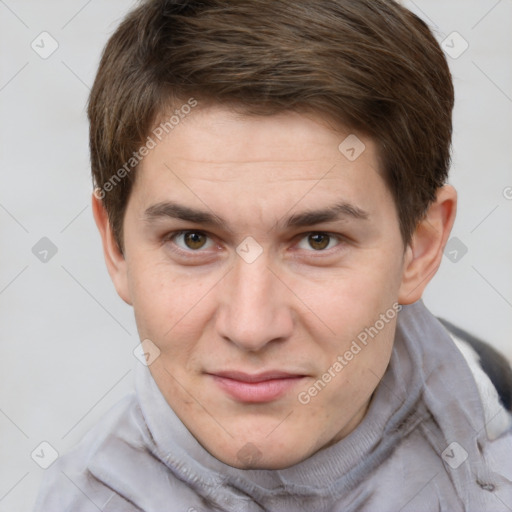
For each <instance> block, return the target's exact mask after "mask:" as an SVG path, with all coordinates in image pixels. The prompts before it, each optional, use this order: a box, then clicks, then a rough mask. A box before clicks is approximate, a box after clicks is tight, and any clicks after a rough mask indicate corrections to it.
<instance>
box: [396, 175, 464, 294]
mask: <svg viewBox="0 0 512 512" xmlns="http://www.w3.org/2000/svg"><path fill="white" fill-rule="evenodd" d="M456 210H457V192H456V191H455V189H454V188H453V187H452V186H451V185H445V186H443V187H441V188H440V189H439V190H438V192H437V198H436V201H435V202H434V203H432V204H431V205H430V207H429V208H428V210H427V213H426V215H425V217H424V218H423V219H422V220H421V221H420V222H419V224H418V226H417V227H416V230H415V232H414V234H413V236H412V240H411V242H410V244H409V246H408V247H407V249H406V252H405V257H404V268H403V274H402V283H401V286H400V291H399V297H398V300H399V302H400V304H412V303H413V302H416V301H417V300H419V299H421V297H422V295H423V291H424V290H425V288H426V286H427V284H428V283H429V282H430V280H431V279H432V278H433V277H434V275H435V273H436V272H437V269H438V268H439V265H440V264H441V259H442V257H443V250H444V247H445V245H446V242H447V240H448V237H449V236H450V232H451V229H452V226H453V223H454V221H455V214H456Z"/></svg>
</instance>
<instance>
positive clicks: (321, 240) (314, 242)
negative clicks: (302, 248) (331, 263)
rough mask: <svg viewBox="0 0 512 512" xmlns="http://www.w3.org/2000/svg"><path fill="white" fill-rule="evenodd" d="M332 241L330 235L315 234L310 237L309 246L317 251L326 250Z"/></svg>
mask: <svg viewBox="0 0 512 512" xmlns="http://www.w3.org/2000/svg"><path fill="white" fill-rule="evenodd" d="M330 240H331V237H330V236H329V235H326V234H325V233H313V234H311V235H309V236H308V242H309V245H310V246H311V247H312V248H313V249H315V251H320V250H322V249H325V248H326V247H327V246H328V245H329V242H330Z"/></svg>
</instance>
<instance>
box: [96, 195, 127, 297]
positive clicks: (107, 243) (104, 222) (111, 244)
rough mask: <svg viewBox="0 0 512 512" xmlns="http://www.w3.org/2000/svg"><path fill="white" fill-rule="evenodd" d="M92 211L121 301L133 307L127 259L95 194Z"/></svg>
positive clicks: (108, 267)
mask: <svg viewBox="0 0 512 512" xmlns="http://www.w3.org/2000/svg"><path fill="white" fill-rule="evenodd" d="M92 211H93V215H94V220H95V221H96V226H97V227H98V231H99V232H100V235H101V241H102V244H103V255H104V257H105V263H106V264H107V270H108V273H109V274H110V278H111V279H112V282H113V283H114V286H115V288H116V290H117V293H118V294H119V296H120V297H121V299H123V300H124V301H125V302H126V303H127V304H130V305H131V298H130V288H129V286H128V266H127V263H126V259H125V258H124V256H123V253H122V252H121V250H120V249H119V247H118V245H117V242H116V240H115V237H114V234H113V232H112V229H111V226H110V222H109V220H108V215H107V212H106V210H105V207H104V206H103V202H102V200H101V199H100V198H99V197H96V195H95V194H93V195H92Z"/></svg>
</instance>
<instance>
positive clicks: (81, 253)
mask: <svg viewBox="0 0 512 512" xmlns="http://www.w3.org/2000/svg"><path fill="white" fill-rule="evenodd" d="M404 3H405V5H406V6H408V7H409V8H411V9H412V10H414V11H415V12H417V13H418V14H419V15H420V16H421V17H423V19H425V20H426V21H427V22H428V23H429V24H430V25H431V26H432V27H433V28H434V30H435V31H436V34H437V36H438V38H439V40H440V41H442V40H444V39H445V38H446V37H447V36H448V39H447V42H448V44H449V45H450V46H452V47H453V48H452V50H451V51H452V52H455V51H457V52H458V51H460V49H461V48H462V46H461V44H464V43H463V41H462V40H461V39H460V38H459V36H457V35H455V36H453V35H450V34H452V33H453V32H454V31H456V32H458V33H459V34H460V35H461V36H462V37H463V38H464V40H465V41H467V43H468V44H469V48H468V49H467V51H465V52H464V53H463V54H462V55H460V56H459V57H458V58H456V59H453V58H450V57H449V61H450V65H451V68H452V71H453V75H454V80H455V87H456V94H457V105H456V111H455V118H454V121H455V133H454V154H453V169H452V172H451V179H450V181H451V183H452V184H453V185H455V186H456V188H457V189H458V191H459V197H460V202H459V214H458V218H457V222H456V224H455V228H454V231H453V236H455V237H457V238H458V239H459V240H460V242H462V244H464V246H466V247H467V253H466V254H464V255H463V256H462V252H460V249H457V250H458V251H459V252H458V253H457V254H456V255H454V254H452V256H451V257H452V258H453V257H454V256H457V258H458V261H456V262H452V261H450V259H449V258H448V257H446V258H443V264H442V267H441V270H440V271H439V274H438V275H437V276H436V278H435V279H434V281H433V282H432V284H431V285H430V287H429V289H428V292H427V293H426V295H425V302H426V304H427V305H428V306H429V307H430V308H431V309H432V310H433V312H434V313H436V314H439V315H442V316H444V317H445V318H447V319H449V320H451V321H453V322H454V323H456V324H459V325H461V326H463V327H465V328H467V329H468V330H470V331H471V332H473V333H475V334H477V335H479V336H482V337H483V338H485V339H486V340H488V341H490V342H491V343H493V344H494V345H495V346H496V347H498V348H499V349H501V350H502V351H503V352H504V353H505V354H506V355H507V357H509V358H510V359H512V345H511V340H512V265H511V264H510V263H511V262H512V236H511V233H512V172H511V169H512V153H511V151H510V148H511V145H512V137H511V135H512V55H511V53H512V0H500V1H496V0H464V1H463V0H415V1H414V2H411V1H406V2H404ZM132 5H133V2H132V1H129V0H124V1H123V0H110V1H104V0H103V1H100V0H89V1H85V0H68V1H63V0H61V1H56V0H53V1H44V2H41V1H36V0H0V48H1V49H2V50H1V59H0V120H1V121H0V130H1V132H0V155H1V157H0V158H1V160H0V161H1V166H0V173H1V184H2V185H1V187H0V229H1V233H2V235H1V239H2V245H1V247H2V249H1V250H0V321H1V330H0V332H1V336H2V338H1V341H2V346H1V358H0V456H1V466H0V512H3V511H13V510H16V511H17V512H22V511H28V510H30V509H31V507H32V504H33V501H34V499H35V495H36V493H37V489H38V486H39V483H40V479H41V477H42V476H43V473H44V469H41V468H40V467H39V466H38V465H37V464H36V463H35V462H34V461H33V460H32V459H31V452H32V451H33V450H34V449H35V448H36V447H37V446H38V445H39V444H40V443H41V442H42V441H47V442H49V443H50V444H51V445H52V446H53V447H54V448H55V449H56V450H57V451H58V452H59V453H63V452H65V451H67V450H68V449H69V448H70V447H71V446H73V445H74V444H75V443H76V442H77V441H78V440H79V439H80V438H81V437H82V436H83V435H84V433H85V432H86V431H87V430H88V429H89V428H90V427H91V425H93V424H94V423H96V421H97V420H98V418H99V417H100V416H101V415H102V414H104V413H105V412H106V411H107V410H108V409H109V408H110V407H111V406H112V405H113V404H114V403H115V402H117V401H118V400H119V399H120V398H121V397H122V396H123V395H125V394H126V393H127V392H129V391H130V390H131V389H132V385H133V382H132V376H133V368H134V365H135V364H140V363H138V362H137V361H136V359H135V358H134V356H133V354H132V351H133V349H134V348H135V346H136V344H137V343H138V337H137V332H136V328H135V323H134V320H133V314H132V311H131V309H130V308H129V307H128V306H126V305H125V304H124V303H123V302H122V301H121V300H120V299H119V298H118V297H117V295H116V293H115V291H114V289H113V287H112V285H111V283H110V280H109V278H108V275H107V272H106V270H105V266H104V262H103V257H102V253H101V249H100V239H99V235H98V234H97V232H96V228H95V226H94V223H93V219H92V215H91V208H90V199H89V198H90V192H91V182H90V177H89V162H88V147H87V129H88V127H87V122H86V116H85V103H86V99H87V95H88V92H89V88H90V86H91V84H92V82H93V78H94V74H95V70H96V68H97V65H98V62H99V57H100V53H101V50H102V48H103V46H104V44H105V42H106V40H107V38H108V36H109V35H110V34H111V33H112V32H113V31H114V29H115V28H116V26H117V24H118V23H119V21H120V19H121V17H122V16H123V15H124V14H125V13H126V12H127V11H128V10H129V9H130V8H131V6H132ZM43 31H48V32H49V33H50V34H51V36H52V37H53V38H54V39H55V40H56V41H57V42H58V45H59V47H58V49H57V50H56V51H55V53H53V54H52V55H51V56H49V57H48V58H47V59H42V58H41V57H40V56H39V55H38V54H37V53H36V52H35V51H34V50H33V49H32V48H31V43H32V41H33V40H34V39H35V40H36V42H37V41H39V40H40V39H38V36H39V34H40V33H41V32H43ZM45 47H46V48H48V46H45ZM507 187H510V188H507ZM507 197H508V198H507ZM42 237H48V238H49V239H50V240H51V241H52V242H53V243H54V244H55V245H56V246H57V249H58V252H57V254H56V255H55V256H54V257H53V258H51V259H50V260H49V261H48V262H46V263H43V262H41V261H39V259H37V258H36V257H35V255H34V254H33V253H32V247H33V246H34V245H35V244H36V243H37V242H38V241H39V240H40V239H41V238H42ZM459 245H460V244H459ZM454 247H455V246H454ZM38 453H41V452H40V451H39V452H38ZM45 457H48V450H46V454H45ZM43 458H44V457H43Z"/></svg>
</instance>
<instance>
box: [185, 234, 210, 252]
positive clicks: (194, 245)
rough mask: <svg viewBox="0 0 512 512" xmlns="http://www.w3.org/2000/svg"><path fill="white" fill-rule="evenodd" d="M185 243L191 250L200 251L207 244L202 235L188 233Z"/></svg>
mask: <svg viewBox="0 0 512 512" xmlns="http://www.w3.org/2000/svg"><path fill="white" fill-rule="evenodd" d="M185 243H186V244H187V246H188V247H189V248H190V249H200V248H201V247H202V246H203V245H204V244H205V240H204V236H203V235H201V234H200V233H194V232H190V233H186V234H185Z"/></svg>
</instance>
